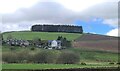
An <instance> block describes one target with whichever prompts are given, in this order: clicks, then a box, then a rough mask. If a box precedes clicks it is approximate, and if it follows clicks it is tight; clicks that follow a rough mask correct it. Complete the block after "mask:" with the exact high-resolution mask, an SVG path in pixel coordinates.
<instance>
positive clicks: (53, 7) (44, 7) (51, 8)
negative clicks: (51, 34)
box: [3, 2, 75, 24]
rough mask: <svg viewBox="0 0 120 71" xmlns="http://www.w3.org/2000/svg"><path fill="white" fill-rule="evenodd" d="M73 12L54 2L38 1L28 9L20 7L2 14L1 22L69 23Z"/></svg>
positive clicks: (72, 17)
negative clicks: (12, 11) (10, 12)
mask: <svg viewBox="0 0 120 71" xmlns="http://www.w3.org/2000/svg"><path fill="white" fill-rule="evenodd" d="M74 16H75V14H74V13H73V12H72V11H71V10H68V9H66V8H64V7H63V6H62V5H60V4H59V3H56V2H40V3H38V4H36V5H35V6H33V7H31V8H28V9H20V10H18V11H16V12H15V13H13V14H7V15H6V14H5V15H3V23H10V22H11V23H16V22H21V21H38V20H39V21H42V22H43V21H46V22H48V23H65V22H66V23H70V24H71V22H72V20H71V19H74Z"/></svg>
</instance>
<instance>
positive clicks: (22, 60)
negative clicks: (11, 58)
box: [17, 51, 30, 63]
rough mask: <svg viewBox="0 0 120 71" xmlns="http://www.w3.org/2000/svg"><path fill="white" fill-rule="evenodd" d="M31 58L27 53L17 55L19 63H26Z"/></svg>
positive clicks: (22, 52)
mask: <svg viewBox="0 0 120 71" xmlns="http://www.w3.org/2000/svg"><path fill="white" fill-rule="evenodd" d="M29 57H30V54H29V53H28V52H27V51H21V52H18V53H17V60H18V62H19V63H26V62H27V61H28V59H29Z"/></svg>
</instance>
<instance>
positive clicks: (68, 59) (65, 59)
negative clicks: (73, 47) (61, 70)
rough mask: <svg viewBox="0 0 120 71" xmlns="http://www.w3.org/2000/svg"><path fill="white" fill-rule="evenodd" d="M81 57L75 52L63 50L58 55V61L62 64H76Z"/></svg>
mask: <svg viewBox="0 0 120 71" xmlns="http://www.w3.org/2000/svg"><path fill="white" fill-rule="evenodd" d="M79 61H80V57H79V55H78V54H76V53H74V52H62V53H61V54H60V56H59V57H58V60H57V63H60V64H76V63H79Z"/></svg>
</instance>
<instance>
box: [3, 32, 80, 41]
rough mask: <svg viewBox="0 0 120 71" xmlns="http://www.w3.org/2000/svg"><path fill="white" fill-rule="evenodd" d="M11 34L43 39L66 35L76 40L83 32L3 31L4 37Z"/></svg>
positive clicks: (18, 37)
mask: <svg viewBox="0 0 120 71" xmlns="http://www.w3.org/2000/svg"><path fill="white" fill-rule="evenodd" d="M9 35H12V37H14V38H16V39H26V40H32V39H34V38H36V37H37V38H41V39H42V40H55V39H57V37H58V36H63V37H66V38H67V39H68V40H74V39H77V38H78V37H80V36H81V35H82V34H79V33H58V32H25V31H24V32H9V33H3V37H4V39H6V38H7V37H8V36H9Z"/></svg>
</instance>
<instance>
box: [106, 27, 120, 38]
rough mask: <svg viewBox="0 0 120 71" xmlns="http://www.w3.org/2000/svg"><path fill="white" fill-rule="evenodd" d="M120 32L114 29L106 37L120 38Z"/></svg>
mask: <svg viewBox="0 0 120 71" xmlns="http://www.w3.org/2000/svg"><path fill="white" fill-rule="evenodd" d="M119 31H120V29H118V28H115V29H112V30H110V31H109V32H107V34H106V35H109V36H119V37H120V33H118V32H119Z"/></svg>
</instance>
